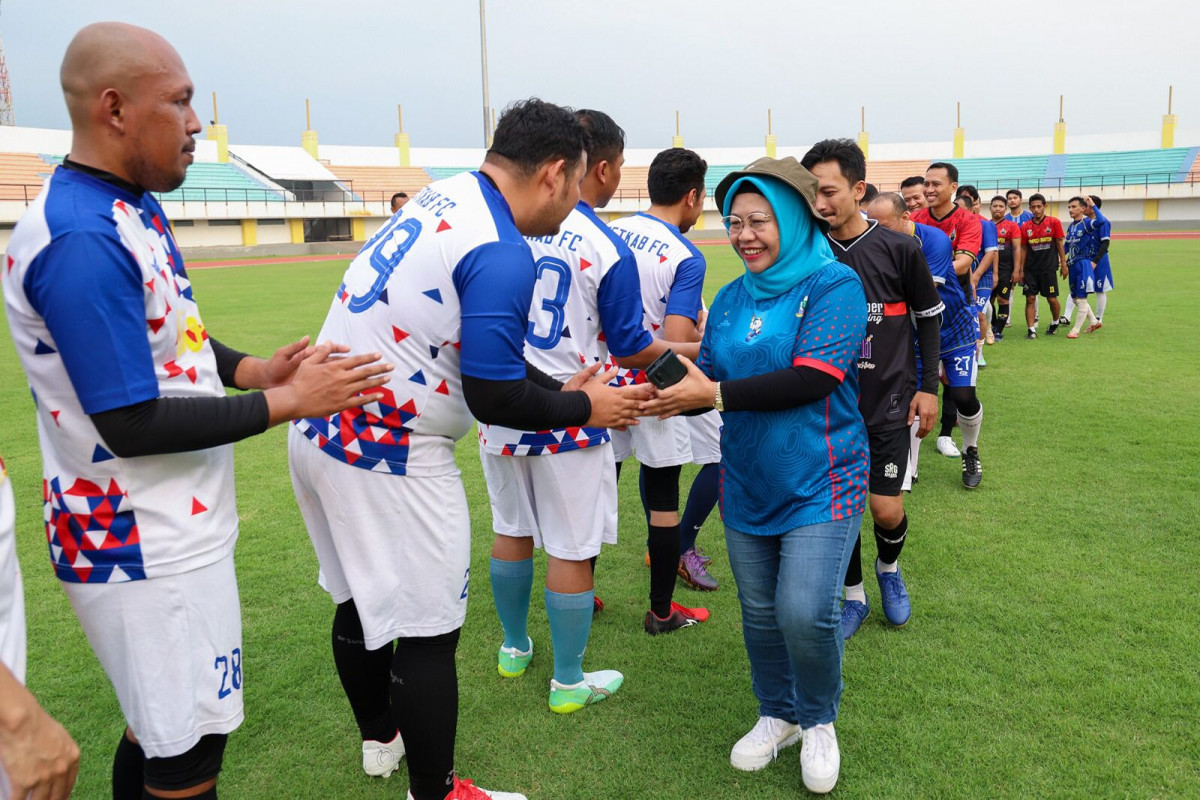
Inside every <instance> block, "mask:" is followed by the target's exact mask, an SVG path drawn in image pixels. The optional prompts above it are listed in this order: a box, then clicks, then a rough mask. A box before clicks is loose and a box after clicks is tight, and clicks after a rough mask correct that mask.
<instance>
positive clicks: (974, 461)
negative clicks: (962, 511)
mask: <svg viewBox="0 0 1200 800" xmlns="http://www.w3.org/2000/svg"><path fill="white" fill-rule="evenodd" d="M962 479H963V486H965V487H967V488H968V489H975V488H977V487H978V486H979V482H980V481H981V480H983V464H980V463H979V448H978V447H964V448H963V456H962Z"/></svg>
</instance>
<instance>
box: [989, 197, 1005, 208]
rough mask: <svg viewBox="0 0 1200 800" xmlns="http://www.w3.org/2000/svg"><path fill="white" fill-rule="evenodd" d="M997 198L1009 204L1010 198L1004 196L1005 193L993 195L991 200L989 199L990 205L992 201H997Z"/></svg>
mask: <svg viewBox="0 0 1200 800" xmlns="http://www.w3.org/2000/svg"><path fill="white" fill-rule="evenodd" d="M997 200H999V201H1000V202H1001V203H1004V204H1005V205H1007V204H1008V200H1006V199H1005V198H1004V195H1002V194H998V195H996V196H995V197H993V198H992V199H991V200H988V205H989V206H990V205H991V204H992V203H994V202H996V201H997Z"/></svg>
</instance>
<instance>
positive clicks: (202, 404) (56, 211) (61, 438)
mask: <svg viewBox="0 0 1200 800" xmlns="http://www.w3.org/2000/svg"><path fill="white" fill-rule="evenodd" d="M61 78H62V87H63V94H64V95H65V97H66V101H67V108H68V110H69V111H70V114H71V125H72V129H73V133H74V139H73V143H72V148H71V153H70V155H68V156H67V157H66V158H65V159H64V160H63V164H62V166H61V167H59V168H58V169H56V170H55V171H54V173H53V174H52V175H51V176H50V178H49V179H47V181H46V183H45V185H44V186H43V188H42V192H41V194H40V195H39V196H38V198H37V200H36V201H34V203H33V204H32V205H31V206H30V208H29V210H28V211H27V212H26V214H25V216H24V217H23V218H22V219H21V221H20V222H19V223H17V226H16V229H15V230H14V232H13V235H12V239H11V240H10V242H9V246H8V254H7V260H6V263H7V269H6V270H5V274H4V278H3V288H4V300H5V305H6V307H7V311H8V323H9V326H10V328H11V330H12V337H13V342H14V344H15V346H16V349H17V352H18V355H19V357H20V360H21V364H22V366H23V367H24V369H25V373H26V375H27V377H28V380H29V384H30V387H31V389H32V391H33V397H34V405H35V406H36V409H37V422H38V437H39V440H40V444H41V452H42V462H43V478H44V480H43V485H44V487H45V488H44V497H45V501H44V502H45V506H46V509H45V514H46V520H47V522H46V536H47V538H48V540H49V545H50V555H51V561H52V562H53V565H54V569H55V572H56V574H57V576H58V578H59V580H61V581H62V583H63V588H64V590H65V591H66V593H67V596H68V598H69V599H70V601H71V605H72V606H73V607H74V610H75V614H76V616H77V617H78V618H79V621H80V624H81V626H82V628H83V631H84V633H85V634H86V635H87V638H88V641H89V643H90V644H91V646H92V649H93V650H94V651H95V653H96V656H97V657H98V658H99V660H100V664H101V666H102V667H103V668H104V671H105V673H106V674H107V675H108V677H109V679H110V680H111V681H112V683H113V687H114V689H115V690H116V695H117V700H118V701H119V703H120V706H121V711H122V713H123V714H124V717H125V721H126V724H127V728H126V731H125V734H124V735H123V736H122V737H121V739H120V743H119V745H118V747H117V754H116V759H115V761H114V764H113V797H114V798H118V799H119V798H138V800H140V799H141V798H143V797H172V798H215V797H216V796H217V795H216V782H217V774H218V773H219V772H220V769H221V759H222V755H223V753H224V748H225V741H226V736H227V735H228V734H229V732H231V731H232V730H234V729H235V728H237V727H238V725H240V724H241V721H242V642H241V639H242V631H241V610H240V607H239V603H238V590H237V580H236V578H235V575H234V568H233V547H234V542H235V540H236V539H237V531H238V517H237V508H236V505H235V500H234V483H233V442H235V441H237V440H239V439H243V438H245V437H247V436H251V435H253V434H256V433H261V432H262V431H264V430H266V429H267V428H268V427H270V426H271V425H275V424H278V423H280V422H285V421H289V420H291V419H296V418H302V417H319V416H324V415H328V414H331V413H337V412H340V411H341V410H344V409H346V408H350V407H353V406H358V405H362V404H365V403H368V402H371V401H374V400H376V399H377V398H378V397H379V395H378V394H377V393H374V392H372V390H373V389H375V388H376V387H378V386H380V385H382V384H383V383H384V382H385V381H386V380H387V378H386V375H385V374H386V372H387V371H388V370H389V369H390V366H388V365H381V364H379V363H378V358H379V355H378V354H377V353H374V354H368V355H362V356H349V357H344V358H330V355H331V354H332V353H343V352H346V348H344V347H340V346H335V345H331V344H323V345H320V346H318V347H309V346H308V339H307V337H306V338H304V339H301V340H300V341H298V342H294V343H292V344H289V345H286V346H284V347H281V348H280V349H279V350H277V351H276V352H275V354H274V356H272V357H271V358H269V359H265V360H264V359H259V358H254V357H251V356H246V355H244V354H242V353H239V352H237V351H235V350H233V349H231V348H229V347H226V346H225V345H222V344H221V343H220V342H219V341H217V340H216V339H215V338H213V337H212V335H211V334H210V333H209V332H208V331H207V330H206V329H205V327H204V323H203V322H202V320H201V316H200V310H199V307H198V306H197V304H196V300H195V297H194V296H193V293H192V287H191V283H190V282H189V280H188V276H187V272H186V271H185V269H184V266H183V258H182V256H181V255H180V253H179V249H178V248H177V247H176V244H175V240H174V238H173V237H172V235H171V227H170V223H169V222H168V220H167V217H166V215H165V214H164V213H163V210H162V208H161V207H160V206H159V204H158V202H157V201H155V199H154V197H153V196H152V195H151V194H150V192H151V191H155V192H167V191H170V190H172V189H175V188H176V187H178V186H179V185H180V184H182V183H183V180H184V176H185V175H186V173H187V168H188V165H189V164H191V163H192V158H193V155H192V152H193V150H194V149H195V142H194V141H193V138H192V137H193V136H194V135H195V134H196V132H197V131H199V130H200V123H199V120H197V119H196V114H195V112H193V111H192V107H191V98H192V83H191V80H190V79H189V77H188V74H187V70H186V69H185V68H184V66H183V62H182V61H181V60H180V58H179V54H178V53H176V52H175V50H174V49H173V48H172V47H171V45H169V44H168V43H167V42H166V41H165V40H164V39H162V37H160V36H158V35H156V34H154V33H152V32H150V31H148V30H144V29H142V28H137V27H134V26H132V25H124V24H119V23H111V22H106V23H98V24H95V25H89V26H88V27H86V28H84V29H83V30H81V31H80V32H79V33H78V34H77V35H76V36H75V38H74V39H73V40H72V41H71V44H70V45H69V46H68V48H67V52H66V55H65V57H64V58H63V63H62V73H61ZM227 386H230V387H236V388H239V389H261V390H262V391H258V392H249V393H246V394H241V395H237V396H233V397H227V396H226V394H225V387H227Z"/></svg>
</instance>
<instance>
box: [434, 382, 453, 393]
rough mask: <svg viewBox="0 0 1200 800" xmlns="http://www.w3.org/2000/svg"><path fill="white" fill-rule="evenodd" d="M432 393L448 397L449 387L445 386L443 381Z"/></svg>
mask: <svg viewBox="0 0 1200 800" xmlns="http://www.w3.org/2000/svg"><path fill="white" fill-rule="evenodd" d="M434 391H435V392H437V393H438V394H444V395H449V394H450V387H449V386H447V385H446V382H445V381H442V382H441V383H439V384H438V385H437V388H436V389H434Z"/></svg>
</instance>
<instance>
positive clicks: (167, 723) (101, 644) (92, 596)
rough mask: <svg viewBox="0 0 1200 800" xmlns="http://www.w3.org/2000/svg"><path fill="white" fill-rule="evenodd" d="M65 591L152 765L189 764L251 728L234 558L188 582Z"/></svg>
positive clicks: (72, 586)
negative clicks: (205, 743) (208, 745)
mask: <svg viewBox="0 0 1200 800" xmlns="http://www.w3.org/2000/svg"><path fill="white" fill-rule="evenodd" d="M62 587H63V590H64V591H65V592H66V593H67V598H68V599H70V601H71V606H72V607H74V609H75V615H76V616H77V617H79V622H80V625H82V627H83V632H84V633H85V634H87V638H88V642H89V643H91V645H92V650H94V651H95V653H96V657H97V658H98V659H99V660H100V666H102V667H103V668H104V672H105V674H107V675H108V679H109V680H110V681H112V684H113V688H114V689H116V692H117V702H119V703H120V704H121V713H123V714H124V715H125V721H126V722H128V723H129V727H130V728H131V729H132V730H133V735H134V736H136V737H137V740H138V742H139V743H140V744H141V746H142V749H143V750H145V751H146V755H147V756H149V757H151V758H165V757H168V756H177V755H181V754H183V753H186V752H187V751H188V750H191V749H192V748H193V747H195V745H196V742H198V741H199V740H200V737H201V736H206V735H208V734H210V733H229V732H230V731H233V730H234V729H236V728H237V727H238V726H239V725H241V724H242V682H243V681H242V676H243V671H242V670H243V664H242V616H241V610H240V608H239V606H238V587H237V575H236V574H235V573H234V570H233V554H232V553H230V554H229V555H226V556H225V557H224V558H222V559H221V560H220V561H218V562H216V563H215V564H209V565H208V566H205V567H201V568H199V569H195V570H192V571H191V572H184V573H181V574H179V575H165V576H163V577H161V578H148V579H146V580H141V581H128V582H125V583H97V584H88V583H63V584H62Z"/></svg>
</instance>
